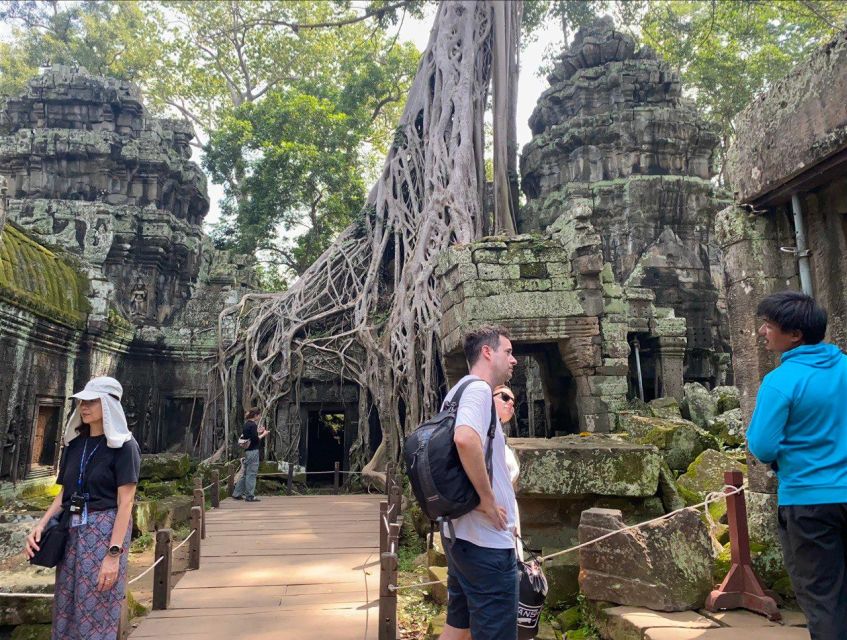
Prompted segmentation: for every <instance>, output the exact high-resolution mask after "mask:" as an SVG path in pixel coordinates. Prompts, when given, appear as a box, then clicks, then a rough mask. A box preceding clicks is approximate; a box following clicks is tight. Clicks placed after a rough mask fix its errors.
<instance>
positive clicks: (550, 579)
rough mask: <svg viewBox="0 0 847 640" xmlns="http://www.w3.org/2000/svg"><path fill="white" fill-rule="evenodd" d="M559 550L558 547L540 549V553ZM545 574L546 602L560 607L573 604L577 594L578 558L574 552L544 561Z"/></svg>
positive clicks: (551, 605) (545, 553)
mask: <svg viewBox="0 0 847 640" xmlns="http://www.w3.org/2000/svg"><path fill="white" fill-rule="evenodd" d="M556 551H559V549H558V548H546V547H544V548H543V549H542V555H547V554H549V553H554V552H556ZM544 575H545V576H547V601H546V602H547V604H548V605H549V606H550V607H555V608H561V607H567V606H569V605H572V604H575V603H576V600H577V596H578V595H579V559H578V557H577V554H576V553H570V554H565V555H562V556H557V557H555V558H553V559H552V560H550V561H549V562H545V563H544Z"/></svg>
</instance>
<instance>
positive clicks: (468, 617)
mask: <svg viewBox="0 0 847 640" xmlns="http://www.w3.org/2000/svg"><path fill="white" fill-rule="evenodd" d="M464 346H465V358H466V359H467V361H468V368H469V370H470V375H468V376H465V377H464V378H462V379H461V380H459V381H458V382H457V383H456V385H455V386H454V387H453V388H452V389H451V390H450V392H449V393H448V394H447V399H448V400H449V399H450V398H451V397H452V396H453V394H454V393H455V392H456V389H457V388H458V387H459V386H460V385H461V384H462V383H463V382H465V381H466V380H469V379H470V380H474V379H475V381H474V382H471V383H470V384H469V385H468V386H467V388H466V389H465V390H464V392H463V393H462V397H461V400H460V401H459V407H458V410H457V413H456V429H455V435H454V438H453V439H454V442H455V443H456V448H457V450H458V452H459V458H460V460H461V462H462V466H463V467H464V469H465V473H466V474H467V475H468V478H469V479H470V481H471V483H473V486H474V488H475V489H476V492H477V493H478V494H479V498H480V503H479V506H478V507H477V508H476V509H475V510H474V511H471V512H470V513H467V514H465V515H463V516H461V517H459V518H456V519H455V520H453V530H454V531H455V540H453V541H452V544H451V543H450V542H449V541H446V540H445V541H444V546H445V548H447V549H448V550H449V552H448V555H447V565H448V566H447V574H448V576H447V593H448V604H447V624H446V625H445V627H444V631H443V633H442V634H441V636H440V637H441V640H470V638H471V637H473V640H516V638H517V612H518V571H517V561H516V557H515V536H514V528H515V508H514V505H515V492H514V489H513V488H512V483H511V480H510V478H509V469H508V467H507V466H506V439H505V437H504V435H503V428H502V426H501V425H500V421H499V420H497V427H496V431H495V435H494V439H493V440H492V441H491V442H489V438H488V428H489V425H490V424H491V412H492V410H493V407H492V391H493V389H494V388H495V387H497V386H498V385H501V384H504V383H505V382H507V381H508V380H509V378H511V377H512V369H513V368H514V366H515V364H516V363H517V361H516V360H515V358H514V357H513V356H512V343H511V341H510V340H509V333H508V332H507V331H506V330H505V329H503V328H501V327H482V328H480V329H479V330H477V331H474V332H472V333H469V334H468V335H467V336H465V344H464ZM487 446H493V447H494V449H493V451H492V456H491V463H492V479H491V481H490V482H489V479H488V471H487V470H486V468H485V452H484V447H487ZM446 535H447V532H446V531H442V536H446Z"/></svg>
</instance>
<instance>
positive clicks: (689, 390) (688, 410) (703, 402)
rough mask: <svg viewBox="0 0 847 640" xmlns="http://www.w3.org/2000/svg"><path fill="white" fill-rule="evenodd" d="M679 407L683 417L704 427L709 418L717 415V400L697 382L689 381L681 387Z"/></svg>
mask: <svg viewBox="0 0 847 640" xmlns="http://www.w3.org/2000/svg"><path fill="white" fill-rule="evenodd" d="M681 409H682V416H683V417H684V418H687V419H689V420H691V422H693V423H694V424H696V425H697V426H698V427H702V428H704V429H705V428H706V427H707V426H708V424H709V420H711V419H712V418H714V417H715V416H716V415H718V401H717V399H716V398H715V397H714V396H712V394H710V393H709V390H708V389H706V387H704V386H703V385H702V384H700V383H699V382H689V383H687V384H685V385H684V387H683V399H682V405H681Z"/></svg>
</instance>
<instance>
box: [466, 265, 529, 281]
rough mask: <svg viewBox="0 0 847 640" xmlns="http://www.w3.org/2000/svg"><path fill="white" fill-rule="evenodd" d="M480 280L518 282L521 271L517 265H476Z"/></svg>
mask: <svg viewBox="0 0 847 640" xmlns="http://www.w3.org/2000/svg"><path fill="white" fill-rule="evenodd" d="M476 270H477V273H478V274H479V279H480V280H517V279H518V278H520V277H521V269H520V266H519V265H516V264H487V263H485V262H483V263H481V264H478V265H476Z"/></svg>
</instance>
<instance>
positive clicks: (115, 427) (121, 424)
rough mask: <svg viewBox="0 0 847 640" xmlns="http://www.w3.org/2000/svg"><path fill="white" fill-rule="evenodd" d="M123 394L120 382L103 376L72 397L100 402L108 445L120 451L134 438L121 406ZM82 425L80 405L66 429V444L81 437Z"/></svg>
mask: <svg viewBox="0 0 847 640" xmlns="http://www.w3.org/2000/svg"><path fill="white" fill-rule="evenodd" d="M123 393H124V390H123V387H121V383H120V382H118V381H117V380H115V379H114V378H110V377H108V376H101V377H99V378H92V379H91V380H89V381H88V384H86V385H85V389H83V390H82V391H79V392H77V393H75V394H73V396H71V397H72V398H76V399H77V400H97V399H99V400H100V406H102V407H103V433H105V434H106V445H107V446H109V447H111V448H112V449H120V448H121V447H122V446H123V444H124V442H126V441H128V440H130V439H131V438H132V434H131V433H130V431H129V429H128V428H127V424H126V415H124V409H123V407H122V406H121V397H122V396H123ZM81 424H82V418H81V417H80V415H79V405H77V406H76V407H74V410H73V413H71V417H70V418H69V419H68V425H67V426H66V427H65V444H68V443H69V442H70V441H71V440H73V439H74V438H76V437H77V436H78V435H79V432H78V431H77V428H78V427H79V426H80V425H81Z"/></svg>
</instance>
